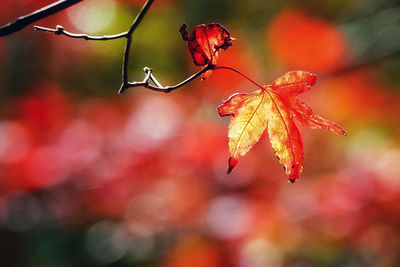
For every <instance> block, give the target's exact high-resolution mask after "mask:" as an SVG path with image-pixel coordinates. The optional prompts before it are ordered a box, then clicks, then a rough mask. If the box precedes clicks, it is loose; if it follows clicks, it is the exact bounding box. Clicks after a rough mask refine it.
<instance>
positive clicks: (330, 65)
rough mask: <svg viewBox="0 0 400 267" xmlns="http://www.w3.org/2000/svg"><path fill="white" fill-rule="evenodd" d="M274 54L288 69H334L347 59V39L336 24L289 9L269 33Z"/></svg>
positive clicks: (274, 22)
mask: <svg viewBox="0 0 400 267" xmlns="http://www.w3.org/2000/svg"><path fill="white" fill-rule="evenodd" d="M267 42H268V46H269V48H270V49H271V54H272V55H274V57H276V59H277V60H278V61H279V62H281V63H283V64H284V65H285V66H287V67H288V68H289V69H307V70H310V71H315V72H331V71H334V70H336V69H338V68H339V67H340V66H341V65H342V64H343V63H344V59H345V58H346V51H345V50H346V42H345V39H344V37H343V35H342V34H341V33H340V32H339V31H338V30H337V29H336V28H335V26H334V25H332V24H330V23H329V22H327V21H324V20H322V19H319V18H316V17H313V16H310V15H308V14H306V13H304V12H301V11H298V10H293V9H291V10H286V11H284V12H282V13H281V14H280V15H278V17H277V18H276V19H275V20H274V21H273V22H272V24H271V26H270V27H269V30H268V33H267Z"/></svg>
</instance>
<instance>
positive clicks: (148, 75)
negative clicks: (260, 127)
mask: <svg viewBox="0 0 400 267" xmlns="http://www.w3.org/2000/svg"><path fill="white" fill-rule="evenodd" d="M153 2H154V0H147V1H146V3H145V4H144V5H143V7H142V9H141V10H140V12H139V14H138V15H137V16H136V18H135V19H134V21H133V23H132V25H131V27H130V28H129V30H128V31H126V32H122V33H118V34H114V35H103V36H92V35H88V34H84V33H72V32H68V31H66V30H64V27H62V26H60V25H57V26H56V28H55V29H52V28H47V27H41V26H34V29H35V30H38V31H44V32H47V33H53V34H56V35H64V36H67V37H70V38H75V39H84V40H88V41H109V40H114V39H119V38H126V44H125V50H124V55H123V58H122V84H121V87H120V89H119V91H118V93H119V94H122V93H123V92H124V91H125V90H126V89H128V88H132V87H139V86H142V87H145V88H147V89H150V90H153V91H158V92H164V93H169V92H171V91H173V90H175V89H178V88H180V87H182V86H184V85H185V84H187V83H189V82H191V81H192V80H194V79H196V78H197V77H199V76H200V75H202V74H203V73H205V72H206V71H208V70H212V69H214V68H215V66H214V65H211V64H210V65H207V66H206V67H205V68H203V69H202V70H200V71H199V72H197V73H195V74H193V75H192V76H190V77H188V78H187V79H185V80H184V81H181V82H180V83H178V84H176V85H173V86H165V87H164V86H162V85H161V83H160V82H159V81H158V80H157V79H156V78H155V77H154V75H153V73H152V71H153V70H152V69H150V68H148V67H145V68H144V72H145V77H144V79H143V81H140V82H138V81H135V82H129V78H128V65H129V64H128V63H129V55H130V51H131V44H132V35H133V33H134V31H135V29H136V28H137V27H138V26H139V24H140V23H141V22H142V20H143V18H144V16H145V15H146V13H147V11H148V10H149V8H150V6H151V4H152V3H153ZM149 81H150V82H152V83H153V84H151V83H149Z"/></svg>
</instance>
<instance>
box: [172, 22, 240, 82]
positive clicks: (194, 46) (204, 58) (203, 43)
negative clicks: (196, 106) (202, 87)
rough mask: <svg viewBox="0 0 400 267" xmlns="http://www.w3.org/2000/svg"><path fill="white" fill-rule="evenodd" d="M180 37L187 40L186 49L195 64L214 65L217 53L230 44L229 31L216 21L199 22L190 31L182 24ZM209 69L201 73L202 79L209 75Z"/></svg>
mask: <svg viewBox="0 0 400 267" xmlns="http://www.w3.org/2000/svg"><path fill="white" fill-rule="evenodd" d="M179 32H180V33H181V35H182V39H183V40H184V41H187V42H188V50H189V53H190V55H191V56H192V58H193V63H194V64H195V65H196V66H203V67H205V66H207V65H210V64H212V65H216V64H217V60H218V56H219V54H220V53H221V52H222V51H223V50H226V49H228V47H230V46H231V45H232V40H233V38H231V35H230V33H229V31H228V30H227V29H226V28H225V27H224V26H222V25H221V24H218V23H211V24H207V25H205V24H201V25H198V26H196V27H195V28H194V29H193V30H192V31H191V32H190V33H188V32H187V31H186V25H185V24H183V25H182V27H181V28H180V29H179ZM211 72H212V71H211V70H209V71H207V72H206V73H204V74H203V75H202V80H205V79H207V78H208V77H209V76H210V75H211Z"/></svg>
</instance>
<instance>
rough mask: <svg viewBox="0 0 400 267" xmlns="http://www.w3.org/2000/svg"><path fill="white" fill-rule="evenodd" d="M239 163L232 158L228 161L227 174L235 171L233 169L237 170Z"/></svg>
mask: <svg viewBox="0 0 400 267" xmlns="http://www.w3.org/2000/svg"><path fill="white" fill-rule="evenodd" d="M237 163H238V160H237V159H235V158H232V157H229V160H228V170H227V171H226V173H227V174H230V173H231V172H232V170H233V168H235V166H236V164H237Z"/></svg>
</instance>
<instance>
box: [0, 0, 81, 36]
mask: <svg viewBox="0 0 400 267" xmlns="http://www.w3.org/2000/svg"><path fill="white" fill-rule="evenodd" d="M82 1H84V0H60V1H57V2H55V3H53V4H50V5H48V6H45V7H43V8H41V9H38V10H36V11H34V12H32V13H30V14H28V15H25V16H22V17H19V18H17V19H16V20H15V21H13V22H10V23H8V24H6V25H4V26H2V27H1V28H0V36H6V35H9V34H12V33H15V32H17V31H19V30H22V29H23V28H25V27H26V26H28V25H29V24H32V23H34V22H35V21H38V20H40V19H43V18H45V17H48V16H51V15H53V14H55V13H57V12H60V11H61V10H64V9H66V8H68V7H70V6H73V5H75V4H77V3H79V2H82Z"/></svg>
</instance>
